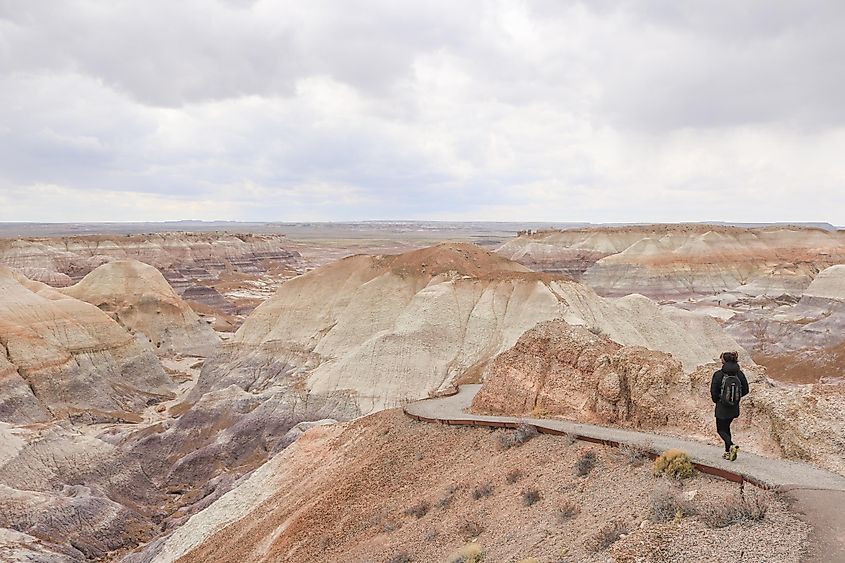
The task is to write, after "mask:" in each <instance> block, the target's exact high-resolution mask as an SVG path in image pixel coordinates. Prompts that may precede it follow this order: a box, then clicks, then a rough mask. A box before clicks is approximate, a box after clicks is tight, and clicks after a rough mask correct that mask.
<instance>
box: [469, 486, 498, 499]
mask: <svg viewBox="0 0 845 563" xmlns="http://www.w3.org/2000/svg"><path fill="white" fill-rule="evenodd" d="M492 496H493V485H492V484H491V483H483V484H481V485H478V486H477V487H476V488H474V489H473V490H472V498H474V499H475V500H481V499H483V498H487V497H492Z"/></svg>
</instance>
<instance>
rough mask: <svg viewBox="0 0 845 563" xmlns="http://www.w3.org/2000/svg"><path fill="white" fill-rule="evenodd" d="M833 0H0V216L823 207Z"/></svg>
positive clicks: (527, 213)
mask: <svg viewBox="0 0 845 563" xmlns="http://www.w3.org/2000/svg"><path fill="white" fill-rule="evenodd" d="M843 29H845V3H843V2H840V1H838V0H830V1H827V2H818V1H813V0H807V1H802V2H785V1H783V2H782V1H778V0H759V1H757V0H747V1H743V2H736V1H708V2H703V1H702V2H677V1H674V0H643V1H637V0H630V1H620V2H612V1H610V0H593V1H590V2H567V1H564V0H537V1H525V2H521V1H486V0H470V1H464V2H456V1H454V0H449V1H445V0H444V1H441V0H426V1H425V2H419V1H410V0H372V1H363V0H336V1H323V0H308V1H291V2H287V1H283V0H274V1H265V0H259V1H250V0H218V1H213V0H205V1H199V0H180V1H179V2H173V1H172V0H167V1H163V0H140V1H132V0H122V1H118V0H103V1H92V0H86V1H78V0H62V1H48V0H0V221H47V222H53V221H55V222H86V221H163V220H180V219H204V220H241V221H305V220H307V221H354V220H379V219H384V220H387V219H408V220H413V219H428V220H469V221H471V220H481V221H550V222H551V221H560V222H565V221H589V222H595V223H601V222H680V221H710V220H719V221H739V222H767V221H828V222H831V223H834V224H838V225H845V103H843V100H845V33H842V30H843Z"/></svg>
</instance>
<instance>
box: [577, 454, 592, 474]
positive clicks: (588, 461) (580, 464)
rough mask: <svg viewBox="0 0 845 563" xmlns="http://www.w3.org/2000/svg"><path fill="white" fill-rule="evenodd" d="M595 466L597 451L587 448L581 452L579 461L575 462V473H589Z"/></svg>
mask: <svg viewBox="0 0 845 563" xmlns="http://www.w3.org/2000/svg"><path fill="white" fill-rule="evenodd" d="M595 466H596V452H594V451H593V450H587V451H586V452H584V453H583V454H581V457H579V458H578V461H576V462H575V474H576V475H578V476H579V477H583V476H585V475H587V474H589V473H590V471H592V470H593V468H594V467H595Z"/></svg>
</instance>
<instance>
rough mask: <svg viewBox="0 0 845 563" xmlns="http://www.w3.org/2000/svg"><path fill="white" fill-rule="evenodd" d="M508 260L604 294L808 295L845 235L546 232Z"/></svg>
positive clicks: (509, 251) (701, 228) (509, 249)
mask: <svg viewBox="0 0 845 563" xmlns="http://www.w3.org/2000/svg"><path fill="white" fill-rule="evenodd" d="M498 252H499V253H501V254H502V255H503V256H506V257H508V258H511V259H513V260H516V261H517V262H520V263H522V264H525V265H527V266H529V267H531V268H533V269H537V270H540V271H551V272H567V273H570V274H573V275H574V276H575V277H576V279H580V280H582V281H584V282H585V283H587V284H588V285H590V286H591V287H593V288H594V289H595V290H596V291H598V292H599V293H600V294H602V295H626V294H628V293H641V294H643V295H648V296H650V297H655V298H660V299H663V298H667V297H679V296H684V297H685V296H689V295H702V294H711V295H712V294H714V293H719V292H723V291H726V290H736V289H737V288H741V289H742V290H744V291H745V292H746V293H748V294H751V295H759V294H769V295H779V294H781V293H784V292H790V291H801V290H803V289H804V288H806V287H807V286H808V285H809V284H810V282H811V281H812V279H813V277H814V276H815V274H816V273H817V272H818V271H819V270H822V269H824V268H826V267H828V266H831V265H834V264H839V263H843V262H845V233H843V232H841V231H833V232H831V231H826V230H823V229H814V228H807V227H784V226H777V227H763V228H743V227H727V226H714V225H700V224H692V225H684V224H681V225H646V226H628V227H591V228H586V229H573V230H566V231H542V232H538V233H534V234H530V235H523V236H520V237H517V238H516V239H513V240H511V241H509V242H507V243H505V244H504V245H503V246H502V247H501V248H500V249H499V250H498Z"/></svg>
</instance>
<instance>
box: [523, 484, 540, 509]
mask: <svg viewBox="0 0 845 563" xmlns="http://www.w3.org/2000/svg"><path fill="white" fill-rule="evenodd" d="M542 498H543V497H542V495H541V494H540V491H538V490H537V489H534V488H528V489H524V490H523V491H522V504H524V505H525V506H532V505H533V504H535V503H537V502H539V501H540V499H542Z"/></svg>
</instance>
